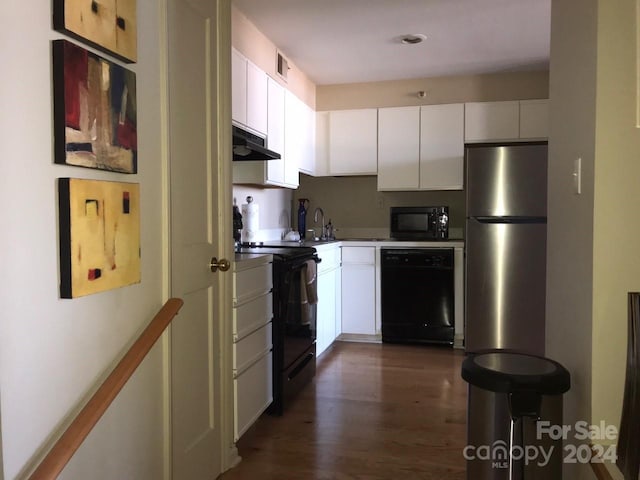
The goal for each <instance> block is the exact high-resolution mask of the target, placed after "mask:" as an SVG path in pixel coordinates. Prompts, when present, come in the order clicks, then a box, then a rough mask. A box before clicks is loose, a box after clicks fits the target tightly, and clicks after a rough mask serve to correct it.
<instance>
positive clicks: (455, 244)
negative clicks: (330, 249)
mask: <svg viewBox="0 0 640 480" xmlns="http://www.w3.org/2000/svg"><path fill="white" fill-rule="evenodd" d="M280 243H283V244H290V245H291V246H296V245H303V246H305V247H314V248H322V246H324V245H334V246H347V247H395V248H412V247H422V248H425V247H427V248H429V247H432V248H463V247H464V240H460V239H449V240H442V241H425V240H420V241H409V240H392V239H389V238H344V239H337V240H331V241H316V240H304V241H302V242H280Z"/></svg>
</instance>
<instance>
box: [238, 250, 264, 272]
mask: <svg viewBox="0 0 640 480" xmlns="http://www.w3.org/2000/svg"><path fill="white" fill-rule="evenodd" d="M234 260H235V261H234V262H233V271H234V272H241V271H243V270H248V269H250V268H255V267H258V266H260V265H264V264H265V263H270V262H272V261H273V256H272V255H271V254H269V253H236V254H235V259H234Z"/></svg>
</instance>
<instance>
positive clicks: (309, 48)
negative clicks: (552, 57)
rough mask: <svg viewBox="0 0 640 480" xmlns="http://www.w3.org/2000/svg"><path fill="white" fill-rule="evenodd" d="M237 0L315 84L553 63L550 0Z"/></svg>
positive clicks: (529, 67)
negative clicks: (409, 38) (406, 40)
mask: <svg viewBox="0 0 640 480" xmlns="http://www.w3.org/2000/svg"><path fill="white" fill-rule="evenodd" d="M233 3H234V5H235V6H236V7H237V8H238V9H239V10H240V11H241V12H243V13H244V14H245V15H246V16H247V17H248V18H249V19H250V20H251V21H252V23H253V24H254V25H256V27H257V28H258V29H259V30H260V31H261V32H262V33H264V34H265V35H266V36H267V37H268V38H269V39H270V40H271V41H272V42H273V43H275V44H276V46H277V47H278V48H279V49H280V50H281V51H282V53H283V54H284V55H285V56H286V57H288V58H289V59H290V60H291V62H293V63H294V64H295V65H296V66H297V67H298V68H300V69H301V70H302V71H304V72H305V73H306V74H307V75H308V76H309V77H310V78H311V80H312V81H314V82H315V83H316V84H318V85H326V84H335V83H352V82H369V81H382V80H397V79H407V78H424V77H434V76H443V75H464V74H474V73H492V72H505V71H517V70H542V69H546V68H548V62H549V32H550V15H551V0H233ZM415 33H422V34H425V35H426V36H427V40H425V41H424V42H423V43H421V44H417V45H403V44H401V43H400V41H399V37H402V36H404V35H407V34H415Z"/></svg>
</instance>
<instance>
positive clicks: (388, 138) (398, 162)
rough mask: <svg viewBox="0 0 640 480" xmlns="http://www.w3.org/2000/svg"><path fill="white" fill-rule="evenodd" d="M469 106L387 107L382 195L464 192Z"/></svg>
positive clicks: (381, 142)
mask: <svg viewBox="0 0 640 480" xmlns="http://www.w3.org/2000/svg"><path fill="white" fill-rule="evenodd" d="M463 167H464V105H463V104H461V103H456V104H448V105H427V106H422V107H401V108H381V109H380V110H379V112H378V190H460V189H462V188H463V182H464V180H463V178H464V175H463V170H464V168H463Z"/></svg>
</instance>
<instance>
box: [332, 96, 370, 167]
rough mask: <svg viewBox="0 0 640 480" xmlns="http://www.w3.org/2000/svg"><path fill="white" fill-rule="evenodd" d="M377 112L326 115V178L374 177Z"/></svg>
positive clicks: (354, 111) (340, 111) (344, 111)
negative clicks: (339, 176)
mask: <svg viewBox="0 0 640 480" xmlns="http://www.w3.org/2000/svg"><path fill="white" fill-rule="evenodd" d="M377 172H378V110H377V109H375V108H366V109H361V110H338V111H332V112H329V175H376V174H377Z"/></svg>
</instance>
